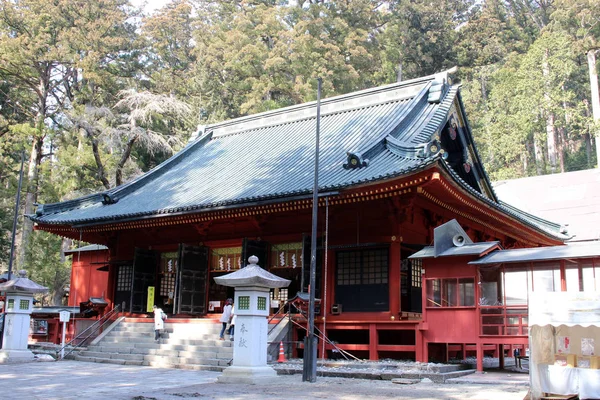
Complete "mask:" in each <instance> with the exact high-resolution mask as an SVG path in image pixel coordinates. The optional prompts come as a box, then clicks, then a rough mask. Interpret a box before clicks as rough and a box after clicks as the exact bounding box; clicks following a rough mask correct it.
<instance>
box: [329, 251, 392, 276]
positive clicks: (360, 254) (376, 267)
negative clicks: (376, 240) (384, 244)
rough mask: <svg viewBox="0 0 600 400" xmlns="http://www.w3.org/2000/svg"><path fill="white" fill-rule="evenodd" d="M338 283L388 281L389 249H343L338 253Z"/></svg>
mask: <svg viewBox="0 0 600 400" xmlns="http://www.w3.org/2000/svg"><path fill="white" fill-rule="evenodd" d="M337 267H338V268H337V284H338V285H361V284H383V283H387V282H388V250H387V249H373V250H356V251H343V252H339V253H338V254H337Z"/></svg>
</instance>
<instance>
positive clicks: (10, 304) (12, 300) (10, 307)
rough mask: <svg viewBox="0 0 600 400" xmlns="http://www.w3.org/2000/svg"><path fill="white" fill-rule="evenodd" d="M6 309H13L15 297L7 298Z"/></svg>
mask: <svg viewBox="0 0 600 400" xmlns="http://www.w3.org/2000/svg"><path fill="white" fill-rule="evenodd" d="M6 309H7V310H14V309H15V299H8V305H7V306H6Z"/></svg>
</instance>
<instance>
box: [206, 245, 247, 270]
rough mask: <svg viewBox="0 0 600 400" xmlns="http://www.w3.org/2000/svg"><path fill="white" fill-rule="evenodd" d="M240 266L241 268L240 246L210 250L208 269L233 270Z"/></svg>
mask: <svg viewBox="0 0 600 400" xmlns="http://www.w3.org/2000/svg"><path fill="white" fill-rule="evenodd" d="M244 266H245V265H244ZM240 268H242V247H241V246H240V247H224V248H220V249H213V250H212V253H211V260H210V269H211V270H212V271H233V270H237V269H240Z"/></svg>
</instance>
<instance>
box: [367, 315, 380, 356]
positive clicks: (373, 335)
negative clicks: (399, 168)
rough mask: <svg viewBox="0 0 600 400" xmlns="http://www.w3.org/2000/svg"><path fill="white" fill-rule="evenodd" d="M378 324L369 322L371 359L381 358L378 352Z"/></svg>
mask: <svg viewBox="0 0 600 400" xmlns="http://www.w3.org/2000/svg"><path fill="white" fill-rule="evenodd" d="M377 344H378V343H377V325H375V324H369V360H371V361H377V360H379V355H378V354H377Z"/></svg>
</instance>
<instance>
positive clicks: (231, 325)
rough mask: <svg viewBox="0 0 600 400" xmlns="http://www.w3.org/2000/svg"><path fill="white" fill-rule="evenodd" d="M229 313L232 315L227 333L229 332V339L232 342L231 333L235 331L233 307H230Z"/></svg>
mask: <svg viewBox="0 0 600 400" xmlns="http://www.w3.org/2000/svg"><path fill="white" fill-rule="evenodd" d="M231 315H233V317H232V318H231V324H230V325H229V330H228V331H227V333H228V334H229V340H231V341H232V342H233V334H234V333H235V319H236V318H237V315H235V308H234V307H231Z"/></svg>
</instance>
